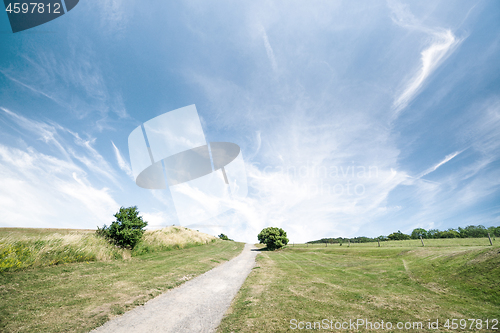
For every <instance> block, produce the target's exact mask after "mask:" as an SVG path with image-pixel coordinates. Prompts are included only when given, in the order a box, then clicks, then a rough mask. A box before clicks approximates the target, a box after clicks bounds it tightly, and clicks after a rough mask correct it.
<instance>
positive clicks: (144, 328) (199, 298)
mask: <svg viewBox="0 0 500 333" xmlns="http://www.w3.org/2000/svg"><path fill="white" fill-rule="evenodd" d="M255 250H256V248H255V246H253V245H250V244H245V248H244V249H243V252H242V253H241V254H240V255H239V256H237V257H236V258H233V259H232V260H230V261H228V262H226V263H224V264H222V265H220V266H217V267H216V268H214V269H212V270H210V271H208V272H206V273H205V274H202V275H200V276H198V277H196V278H194V279H192V280H190V281H187V282H186V283H184V284H182V285H181V286H179V287H177V288H175V289H172V290H170V291H168V292H166V293H164V294H162V295H160V296H158V297H156V298H154V299H152V300H150V301H149V302H147V303H146V304H144V305H143V306H139V307H137V308H134V309H133V310H131V311H129V312H126V313H125V314H124V315H122V316H120V317H118V318H115V319H113V320H111V321H108V322H107V323H106V324H104V325H103V326H101V327H98V328H97V329H95V330H93V331H92V332H120V333H122V332H127V333H129V332H130V333H132V332H140V333H143V332H175V333H181V332H189V333H195V332H215V329H216V328H217V326H218V325H219V324H220V322H221V320H222V317H223V316H224V314H225V313H226V311H227V309H228V308H229V306H230V305H231V301H232V300H233V298H234V296H236V293H237V292H238V290H239V289H240V287H241V285H242V284H243V282H244V281H245V279H246V277H247V276H248V274H249V273H250V271H251V270H252V268H253V267H254V265H255V256H256V255H257V253H258V252H257V251H255Z"/></svg>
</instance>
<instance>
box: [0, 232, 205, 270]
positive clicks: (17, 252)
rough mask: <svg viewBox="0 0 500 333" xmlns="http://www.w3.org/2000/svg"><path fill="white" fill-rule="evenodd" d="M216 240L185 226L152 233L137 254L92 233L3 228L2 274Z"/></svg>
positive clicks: (1, 239)
mask: <svg viewBox="0 0 500 333" xmlns="http://www.w3.org/2000/svg"><path fill="white" fill-rule="evenodd" d="M213 240H215V237H213V236H210V235H207V234H203V233H199V232H196V231H194V230H190V229H187V228H184V227H176V226H171V227H166V228H163V229H160V230H154V231H151V230H148V231H146V232H145V234H144V236H143V240H142V241H141V242H140V243H139V244H138V245H137V246H136V248H135V249H134V250H133V251H130V250H128V249H122V248H119V247H117V246H114V245H112V244H110V243H109V242H108V241H106V240H105V239H103V238H102V237H98V236H96V235H95V232H94V231H92V230H71V229H52V230H51V229H24V228H0V272H3V271H13V270H19V269H24V268H28V267H39V266H50V265H58V264H64V263H71V262H86V261H106V260H112V259H120V258H121V259H127V258H130V257H131V256H136V255H141V254H145V253H151V252H158V251H167V250H172V249H181V248H185V247H191V246H196V245H201V244H207V243H209V242H211V241H213Z"/></svg>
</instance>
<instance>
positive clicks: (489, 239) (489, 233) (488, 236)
mask: <svg viewBox="0 0 500 333" xmlns="http://www.w3.org/2000/svg"><path fill="white" fill-rule="evenodd" d="M488 239H489V240H490V245H491V246H493V243H492V242H491V237H490V233H489V232H488Z"/></svg>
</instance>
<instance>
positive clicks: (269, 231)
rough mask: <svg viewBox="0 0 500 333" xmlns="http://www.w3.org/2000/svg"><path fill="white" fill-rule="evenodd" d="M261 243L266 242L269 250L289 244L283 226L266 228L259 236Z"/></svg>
mask: <svg viewBox="0 0 500 333" xmlns="http://www.w3.org/2000/svg"><path fill="white" fill-rule="evenodd" d="M257 238H258V239H259V242H260V243H261V244H266V246H267V248H268V249H269V250H276V249H279V248H282V247H283V246H285V245H286V244H288V238H287V237H286V231H285V230H283V229H281V228H276V227H269V228H264V229H262V231H261V232H260V233H259V235H258V236H257Z"/></svg>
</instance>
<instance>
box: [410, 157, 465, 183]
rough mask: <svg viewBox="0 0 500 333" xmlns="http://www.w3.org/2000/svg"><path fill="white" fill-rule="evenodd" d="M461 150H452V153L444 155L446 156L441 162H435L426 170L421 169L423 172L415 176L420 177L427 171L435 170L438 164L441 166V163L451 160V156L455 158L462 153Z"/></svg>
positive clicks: (426, 173)
mask: <svg viewBox="0 0 500 333" xmlns="http://www.w3.org/2000/svg"><path fill="white" fill-rule="evenodd" d="M462 151H463V150H462ZM462 151H456V152H454V153H451V154H449V155H446V156H445V158H444V159H443V160H442V161H441V162H439V163H437V164H436V165H434V166H432V167H430V168H429V169H427V170H425V171H423V172H422V173H420V174H419V175H418V176H417V177H416V178H422V177H423V176H425V175H428V174H429V173H431V172H434V171H436V170H437V169H438V168H439V167H440V166H442V165H443V164H445V163H447V162H449V161H451V160H452V159H453V158H455V157H456V156H457V155H459V154H460V153H462Z"/></svg>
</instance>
